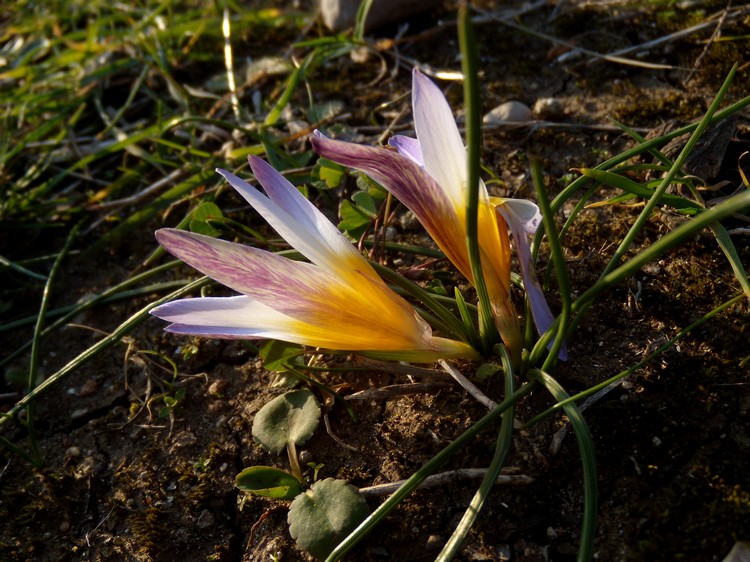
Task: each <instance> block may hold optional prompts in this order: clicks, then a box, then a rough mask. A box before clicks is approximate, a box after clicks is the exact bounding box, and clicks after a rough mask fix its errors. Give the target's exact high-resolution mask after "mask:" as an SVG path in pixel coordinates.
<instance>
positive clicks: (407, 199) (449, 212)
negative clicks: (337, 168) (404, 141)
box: [310, 131, 471, 274]
mask: <svg viewBox="0 0 750 562" xmlns="http://www.w3.org/2000/svg"><path fill="white" fill-rule="evenodd" d="M310 142H311V143H312V145H313V148H314V149H315V151H316V152H317V153H318V154H319V155H320V156H323V157H324V158H328V159H329V160H333V161H334V162H337V163H339V164H342V165H344V166H348V167H350V168H354V169H355V170H359V171H361V172H364V173H366V174H367V175H368V176H370V177H371V178H372V179H374V180H375V181H376V182H378V183H380V184H381V185H382V186H383V187H385V188H386V189H387V190H388V191H390V192H391V193H392V194H393V196H394V197H396V199H398V200H399V201H401V202H402V203H403V204H404V205H406V207H407V208H408V209H409V210H410V211H411V212H412V213H414V215H415V216H416V217H417V219H418V220H419V222H420V223H422V226H424V228H425V229H426V230H427V232H428V233H429V234H430V236H431V237H432V239H433V240H434V241H435V242H436V243H437V245H438V246H439V247H440V249H441V250H443V252H445V254H446V256H448V259H450V260H451V261H452V262H453V263H454V264H455V265H456V267H458V269H459V270H461V272H462V273H464V274H466V272H467V271H469V272H470V271H471V268H470V267H469V263H468V254H467V251H466V242H465V238H466V234H465V232H466V227H465V225H464V222H463V216H464V215H463V212H462V213H461V214H460V215H459V214H458V212H457V209H456V208H454V206H453V204H452V203H451V201H450V200H449V199H448V197H446V194H445V193H444V191H443V190H442V188H441V187H440V186H439V185H438V184H437V182H436V181H435V180H434V179H433V178H432V177H431V176H430V175H429V174H428V173H426V172H425V171H424V170H423V169H422V168H421V167H420V166H418V165H417V164H416V163H415V162H414V161H413V160H411V159H410V158H408V157H406V156H402V155H401V154H398V153H396V152H393V151H391V150H386V149H384V148H378V147H373V146H365V145H361V144H354V143H349V142H343V141H337V140H332V139H329V138H327V137H325V136H324V135H323V134H322V133H320V132H318V131H316V132H315V135H314V136H313V137H311V138H310ZM460 210H461V211H463V209H460Z"/></svg>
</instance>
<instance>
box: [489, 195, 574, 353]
mask: <svg viewBox="0 0 750 562" xmlns="http://www.w3.org/2000/svg"><path fill="white" fill-rule="evenodd" d="M493 200H494V198H493ZM508 201H511V200H508V199H506V200H505V201H503V202H501V203H500V204H499V205H498V206H497V207H495V209H496V211H497V212H498V213H500V215H501V216H502V217H503V218H504V219H505V222H507V223H508V228H509V229H510V232H511V235H512V236H513V243H514V244H515V246H516V252H518V265H519V268H520V270H521V278H522V279H523V286H524V289H525V290H526V295H527V296H528V298H529V306H530V308H531V316H532V318H533V319H534V325H535V326H536V330H537V333H539V334H540V335H541V334H543V333H544V332H546V331H547V330H548V329H549V327H550V326H551V325H552V323H553V322H554V319H555V318H554V316H553V315H552V311H551V310H550V308H549V305H548V304H547V299H546V298H545V297H544V291H542V287H541V285H540V284H539V280H538V279H537V276H536V272H535V271H534V260H533V256H532V255H531V247H530V246H529V239H528V234H529V230H528V227H529V225H530V224H532V223H533V221H534V220H535V219H534V217H533V216H532V218H531V219H529V216H531V213H530V212H529V211H530V207H529V206H528V205H522V206H521V205H516V204H514V205H508ZM512 201H517V202H520V201H519V200H512ZM527 203H529V204H530V205H533V206H534V207H536V205H534V204H533V203H531V202H530V201H528V202H527ZM516 209H521V210H522V211H526V212H525V214H524V215H521V216H519V215H517V214H516ZM537 212H538V209H537ZM537 226H538V223H537ZM535 230H536V226H535V227H534V231H535ZM532 232H533V231H532ZM550 345H552V344H550ZM560 359H562V360H564V361H565V360H567V359H568V351H567V346H566V345H565V343H564V342H563V345H562V347H561V348H560Z"/></svg>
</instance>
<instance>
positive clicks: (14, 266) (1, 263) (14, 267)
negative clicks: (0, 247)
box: [0, 256, 47, 281]
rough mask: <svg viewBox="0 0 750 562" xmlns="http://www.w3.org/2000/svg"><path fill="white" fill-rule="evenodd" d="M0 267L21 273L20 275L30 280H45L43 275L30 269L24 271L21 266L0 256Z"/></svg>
mask: <svg viewBox="0 0 750 562" xmlns="http://www.w3.org/2000/svg"><path fill="white" fill-rule="evenodd" d="M0 267H7V268H8V269H11V270H13V271H16V272H18V273H21V274H22V275H26V276H27V277H31V278H32V279H36V280H37V281H46V280H47V278H46V277H45V276H44V275H42V274H40V273H36V272H35V271H31V270H30V269H26V268H25V267H23V266H22V265H18V264H17V263H15V262H12V261H10V260H9V259H8V258H5V257H3V256H0Z"/></svg>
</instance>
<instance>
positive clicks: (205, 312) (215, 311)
mask: <svg viewBox="0 0 750 562" xmlns="http://www.w3.org/2000/svg"><path fill="white" fill-rule="evenodd" d="M151 314H153V315H154V316H156V317H157V318H161V319H162V320H166V321H167V322H171V323H172V324H171V325H169V326H168V327H167V329H166V330H167V331H168V332H172V333H175V334H192V335H196V336H207V337H215V338H229V339H256V338H263V339H266V338H269V339H283V340H285V341H291V340H290V339H289V336H290V332H292V331H294V326H295V324H296V321H295V320H293V319H291V318H289V317H288V316H285V315H284V314H282V313H280V312H278V311H276V310H274V309H272V308H270V307H268V306H266V305H264V304H263V303H261V302H259V301H257V300H254V299H252V298H250V297H246V296H238V297H205V298H195V299H183V300H178V301H173V302H169V303H167V304H163V305H161V306H157V307H156V308H154V309H153V310H151Z"/></svg>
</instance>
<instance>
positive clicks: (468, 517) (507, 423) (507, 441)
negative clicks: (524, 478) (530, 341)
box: [435, 345, 516, 562]
mask: <svg viewBox="0 0 750 562" xmlns="http://www.w3.org/2000/svg"><path fill="white" fill-rule="evenodd" d="M498 348H499V349H500V357H501V359H502V362H503V373H504V374H505V396H511V395H512V394H513V392H514V391H515V385H514V382H513V365H512V363H511V359H510V354H509V353H508V350H507V349H506V348H505V346H503V345H498ZM515 417H516V414H515V404H513V405H511V407H510V408H508V411H507V412H505V413H504V414H503V421H502V424H501V425H500V431H499V433H498V435H497V443H496V445H495V454H494V455H493V456H492V462H491V463H490V466H489V467H488V469H487V474H485V476H484V479H483V480H482V483H481V485H480V486H479V489H478V490H477V492H476V494H474V497H473V498H472V499H471V503H470V504H469V507H468V508H467V509H466V511H465V512H464V515H463V517H462V518H461V521H460V522H459V523H458V525H457V526H456V530H455V531H453V534H452V535H451V538H450V539H449V540H448V542H447V543H446V544H445V546H444V547H443V549H442V550H441V551H440V554H439V555H438V557H437V558H436V559H435V562H447V561H448V560H452V559H453V558H454V557H455V556H456V555H457V554H458V553H459V551H460V550H461V545H462V544H463V541H464V540H465V539H466V537H467V536H468V535H469V532H470V531H471V528H472V527H473V525H474V522H475V521H476V519H477V517H478V516H479V512H480V511H481V510H482V508H483V507H484V504H485V503H486V502H487V498H488V497H489V495H490V491H491V490H492V487H493V486H494V485H495V481H496V480H497V477H498V475H499V474H500V470H501V469H502V468H503V464H504V463H505V458H506V457H507V456H508V451H510V446H511V445H512V444H513V420H514V419H515Z"/></svg>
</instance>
